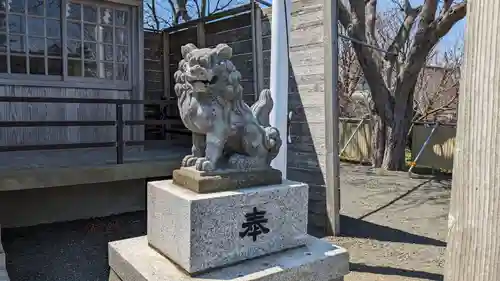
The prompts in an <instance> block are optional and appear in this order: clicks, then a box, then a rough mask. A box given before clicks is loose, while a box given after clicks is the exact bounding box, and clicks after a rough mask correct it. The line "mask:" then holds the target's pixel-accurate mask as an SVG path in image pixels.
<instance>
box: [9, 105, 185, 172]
mask: <svg viewBox="0 0 500 281" xmlns="http://www.w3.org/2000/svg"><path fill="white" fill-rule="evenodd" d="M0 102H17V103H19V102H22V103H59V104H60V103H81V104H114V105H115V111H116V112H115V113H116V118H115V120H112V121H109V120H108V121H0V128H12V127H69V126H93V127H97V126H114V127H115V130H116V140H115V141H114V142H85V143H60V144H40V145H7V146H0V152H10V151H34V150H60V149H78V148H104V147H115V148H116V163H117V164H123V161H124V160H123V155H124V148H125V146H133V145H145V144H147V143H148V142H149V141H147V140H141V141H139V140H131V141H124V138H123V129H124V127H125V126H134V125H166V124H168V123H169V122H171V120H178V119H179V117H177V116H166V117H165V120H124V119H123V106H124V105H146V104H155V105H163V104H168V103H171V101H168V100H131V99H99V98H56V97H5V96H3V97H0ZM166 133H175V134H182V135H191V133H190V132H189V131H188V130H187V129H186V130H172V129H169V130H166Z"/></svg>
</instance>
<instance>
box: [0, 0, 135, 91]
mask: <svg viewBox="0 0 500 281" xmlns="http://www.w3.org/2000/svg"><path fill="white" fill-rule="evenodd" d="M69 2H72V3H78V4H84V5H85V4H87V5H96V6H98V7H99V8H111V9H113V10H121V11H126V12H127V13H128V23H127V25H126V26H125V28H126V30H127V32H128V45H127V50H128V62H127V65H128V67H127V75H128V80H126V81H122V80H116V69H114V71H113V80H111V79H106V78H93V77H76V76H69V75H68V49H67V47H68V44H67V43H68V34H67V26H68V20H67V18H66V16H67V9H66V8H65V7H67V4H68V3H69ZM99 10H100V9H99ZM138 11H139V9H138V7H136V6H129V5H123V4H117V3H113V2H103V1H96V0H61V11H60V13H61V15H60V17H61V22H60V24H61V26H60V27H61V48H62V54H61V62H62V74H61V75H41V74H24V73H22V74H20V73H0V85H16V86H40V87H58V88H66V87H71V88H89V89H115V90H131V89H132V87H133V84H134V80H135V78H134V77H133V73H134V72H133V69H134V68H135V67H138V66H139V65H136V64H137V63H136V58H135V57H133V56H132V54H133V52H132V51H134V50H135V48H136V44H135V43H134V40H135V39H136V38H138V34H137V33H138V32H140V30H138V29H137V28H135V24H134V21H135V20H136V19H137V16H136V15H135V13H137V12H138ZM114 15H115V13H114V12H113V16H114ZM98 16H100V15H98ZM7 17H8V16H7ZM45 18H46V17H45V16H44V19H45ZM113 19H114V18H113ZM82 20H83V19H82ZM80 23H81V24H82V26H83V21H80ZM25 24H26V22H25ZM97 25H98V24H97ZM98 26H99V25H98ZM114 29H115V23H114V21H113V49H114V52H113V61H112V62H113V66H114V67H115V65H116V64H115V61H116V44H115V42H114V41H115V30H114ZM25 36H26V37H28V36H29V35H28V34H27V32H26V34H25ZM82 36H83V34H82ZM82 43H83V42H82ZM96 43H97V46H98V42H96ZM25 48H26V49H29V45H26V47H25ZM6 54H7V60H10V57H9V54H10V50H8V51H7V53H6ZM44 58H45V60H47V55H44ZM27 59H28V57H27ZM81 61H82V63H83V60H81ZM95 61H96V63H98V62H99V60H98V59H96V60H95ZM8 64H9V63H8ZM8 66H10V65H8ZM98 67H99V66H98ZM9 71H10V70H9Z"/></svg>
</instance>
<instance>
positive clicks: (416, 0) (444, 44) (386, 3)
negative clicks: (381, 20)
mask: <svg viewBox="0 0 500 281" xmlns="http://www.w3.org/2000/svg"><path fill="white" fill-rule="evenodd" d="M209 1H210V4H211V6H215V5H216V4H215V3H217V2H219V3H221V5H223V4H224V3H226V2H228V1H230V0H209ZM232 1H233V2H236V3H241V2H246V3H248V2H249V0H232ZM266 1H268V2H271V3H272V2H273V0H266ZM344 1H345V0H344ZM393 1H398V0H379V1H378V5H379V7H378V10H379V11H383V10H384V9H388V8H390V7H394V4H393ZM399 1H402V0H399ZM145 2H148V1H147V0H146V1H145ZM157 2H158V3H160V7H158V10H159V11H160V13H162V14H163V15H165V16H166V17H168V15H169V14H170V13H169V11H168V10H170V9H169V5H167V4H166V3H167V1H157ZM423 2H424V0H411V3H412V5H413V6H417V5H420V4H422V3H423ZM464 32H465V20H462V21H460V22H459V23H457V24H456V25H455V26H454V27H453V29H452V30H451V31H450V32H449V33H448V34H447V35H446V36H445V37H444V38H443V39H442V41H441V42H440V43H439V48H440V49H443V48H444V49H447V48H451V47H452V46H454V45H455V44H457V42H463V38H464V37H463V34H464Z"/></svg>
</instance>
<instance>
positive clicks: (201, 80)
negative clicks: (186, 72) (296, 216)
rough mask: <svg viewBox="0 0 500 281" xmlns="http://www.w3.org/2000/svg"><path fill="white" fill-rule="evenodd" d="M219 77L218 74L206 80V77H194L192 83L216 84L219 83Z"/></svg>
mask: <svg viewBox="0 0 500 281" xmlns="http://www.w3.org/2000/svg"><path fill="white" fill-rule="evenodd" d="M217 79H218V77H217V76H215V75H214V76H213V77H212V80H210V81H209V80H205V79H194V80H191V84H195V83H203V84H205V85H208V84H215V83H217Z"/></svg>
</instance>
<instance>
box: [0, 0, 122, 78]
mask: <svg viewBox="0 0 500 281" xmlns="http://www.w3.org/2000/svg"><path fill="white" fill-rule="evenodd" d="M65 4H66V5H65ZM63 5H64V6H66V7H65V9H62V7H63ZM61 17H62V19H61ZM129 20H130V13H129V10H128V9H117V8H114V7H111V6H106V5H103V4H97V3H93V2H85V3H80V2H78V1H70V0H13V1H12V0H0V73H8V74H16V75H17V74H28V75H44V76H63V77H65V76H68V77H82V78H83V77H86V78H94V79H96V78H97V79H106V80H114V81H128V80H129V76H130V75H129V71H130V67H129V52H130V49H129V48H130V30H131V24H130V22H129ZM63 21H65V22H63ZM64 24H65V26H64ZM64 28H65V29H66V32H63V29H64ZM64 46H66V49H67V51H66V52H63V48H64ZM65 54H66V56H64V55H65ZM63 66H66V70H67V71H66V73H63V72H64V71H63V70H64V68H63Z"/></svg>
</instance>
